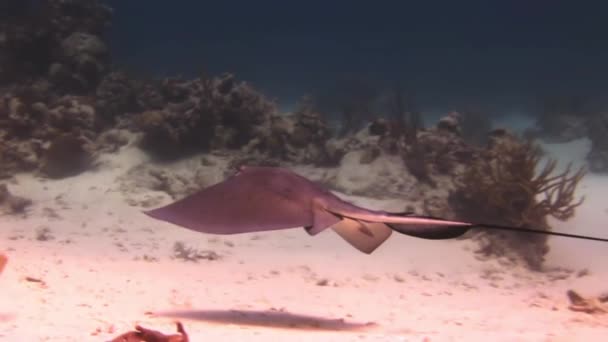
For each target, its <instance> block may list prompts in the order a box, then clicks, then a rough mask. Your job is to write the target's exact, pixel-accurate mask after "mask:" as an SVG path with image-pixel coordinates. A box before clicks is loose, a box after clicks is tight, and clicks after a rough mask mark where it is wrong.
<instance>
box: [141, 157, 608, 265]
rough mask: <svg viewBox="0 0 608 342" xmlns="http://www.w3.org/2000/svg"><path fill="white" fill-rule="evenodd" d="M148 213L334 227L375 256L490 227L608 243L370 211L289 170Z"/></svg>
mask: <svg viewBox="0 0 608 342" xmlns="http://www.w3.org/2000/svg"><path fill="white" fill-rule="evenodd" d="M144 213H145V214H147V215H149V216H150V217H153V218H155V219H158V220H162V221H166V222H169V223H172V224H175V225H178V226H181V227H184V228H187V229H191V230H194V231H197V232H202V233H210V234H240V233H252V232H262V231H271V230H280V229H289V228H299V227H302V228H304V229H305V230H306V232H307V233H308V234H310V235H317V234H319V233H320V232H322V231H324V230H326V229H328V228H330V229H332V230H333V231H335V232H336V233H337V234H338V235H339V236H340V237H342V238H343V239H344V240H346V241H347V242H348V243H350V244H351V245H352V246H353V247H355V248H356V249H358V250H359V251H361V252H363V253H367V254H370V253H372V252H373V251H374V250H375V249H376V248H378V247H379V246H380V245H381V244H382V243H384V242H385V241H386V240H387V239H388V238H389V236H390V235H391V234H392V232H393V231H396V232H398V233H401V234H405V235H409V236H413V237H417V238H422V239H431V240H443V239H453V238H457V237H459V236H462V235H463V234H465V233H466V232H467V231H469V230H470V229H472V228H487V229H500V230H510V231H518V232H524V233H536V234H546V235H556V236H564V237H570V238H578V239H588V240H597V241H604V242H608V239H602V238H596V237H589V236H582V235H574V234H567V233H560V232H552V231H543V230H535V229H529V228H524V227H510V226H499V225H493V224H485V223H471V222H463V221H453V220H446V219H442V218H437V217H430V216H420V215H414V214H413V213H409V212H403V213H394V212H387V211H380V210H371V209H366V208H362V207H359V206H356V205H354V204H352V203H350V202H347V201H345V200H343V199H341V198H340V197H338V196H336V195H334V194H333V193H332V192H330V191H329V190H327V189H325V188H323V187H322V186H321V185H319V184H317V183H315V182H313V181H311V180H309V179H307V178H305V177H302V176H300V175H298V174H296V173H294V172H292V171H290V170H288V169H285V168H278V167H258V166H242V167H240V168H239V171H238V172H237V173H235V174H234V175H233V176H231V177H229V178H227V179H226V180H225V181H223V182H220V183H218V184H215V185H212V186H210V187H207V188H204V189H202V190H200V191H198V192H196V193H194V194H192V195H189V196H187V197H185V198H183V199H180V200H177V201H175V202H173V203H171V204H168V205H166V206H164V207H160V208H157V209H153V210H150V211H145V212H144Z"/></svg>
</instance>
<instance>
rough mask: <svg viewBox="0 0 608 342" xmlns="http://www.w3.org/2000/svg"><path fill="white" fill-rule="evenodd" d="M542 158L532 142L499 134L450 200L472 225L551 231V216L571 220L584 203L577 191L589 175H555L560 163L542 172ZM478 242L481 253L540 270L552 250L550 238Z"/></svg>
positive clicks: (490, 235)
mask: <svg viewBox="0 0 608 342" xmlns="http://www.w3.org/2000/svg"><path fill="white" fill-rule="evenodd" d="M541 158H542V151H541V150H540V149H539V148H538V146H536V145H534V144H533V143H532V142H530V141H521V140H519V139H518V138H516V137H515V136H513V135H511V134H509V133H508V132H505V131H502V130H500V131H495V132H494V134H493V135H492V136H491V137H490V145H489V147H488V149H487V150H485V151H483V157H482V159H480V160H479V161H477V162H475V163H472V164H471V165H470V166H469V168H468V169H467V170H466V171H465V172H464V174H463V175H462V176H461V177H460V178H459V184H458V188H457V189H456V190H455V191H453V192H452V193H451V194H450V197H449V201H450V204H451V206H452V207H453V208H454V210H455V211H456V212H457V213H458V215H459V216H460V217H461V218H463V219H466V220H473V221H484V222H488V223H495V224H506V225H512V226H520V227H529V228H536V229H543V230H549V229H550V226H549V224H548V222H547V217H548V216H553V217H555V218H556V219H558V220H567V219H569V218H571V217H572V216H573V215H574V210H575V208H576V207H577V206H579V205H580V204H581V203H582V201H583V198H581V199H579V200H575V196H574V192H575V190H576V187H577V185H578V183H579V181H580V180H581V179H582V178H583V176H584V174H585V171H584V169H582V168H581V169H579V170H577V171H575V172H573V171H572V169H571V166H570V165H569V166H568V167H567V168H566V169H565V171H563V172H561V173H558V174H555V168H556V166H557V163H556V161H555V160H550V161H548V162H547V163H546V164H545V165H544V166H543V168H542V169H541V170H540V172H538V173H537V169H538V167H539V166H540V163H541ZM539 196H543V197H542V199H538V198H537V197H539ZM477 237H478V238H479V239H480V240H481V244H482V247H481V248H480V250H479V251H478V252H480V253H482V254H484V255H498V256H507V257H508V258H509V259H511V260H513V261H516V260H517V259H523V260H524V261H525V262H526V263H527V265H528V266H529V267H531V268H532V269H536V270H539V269H540V268H541V266H542V263H543V261H544V256H545V254H546V253H547V252H548V251H549V248H548V245H547V236H545V235H537V234H535V235H528V234H509V233H505V232H498V231H492V232H484V233H480V234H478V235H477Z"/></svg>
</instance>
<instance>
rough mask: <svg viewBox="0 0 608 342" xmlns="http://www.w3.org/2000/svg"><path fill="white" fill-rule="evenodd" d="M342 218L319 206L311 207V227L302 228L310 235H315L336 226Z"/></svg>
mask: <svg viewBox="0 0 608 342" xmlns="http://www.w3.org/2000/svg"><path fill="white" fill-rule="evenodd" d="M341 220H342V218H341V217H340V216H337V215H336V214H333V213H331V212H329V211H327V210H325V209H324V208H323V207H322V206H320V205H313V208H312V226H308V227H304V228H305V229H306V232H307V233H308V234H310V235H317V234H319V233H320V232H322V231H324V230H325V229H327V228H329V227H331V226H333V225H335V224H337V223H338V222H340V221H341Z"/></svg>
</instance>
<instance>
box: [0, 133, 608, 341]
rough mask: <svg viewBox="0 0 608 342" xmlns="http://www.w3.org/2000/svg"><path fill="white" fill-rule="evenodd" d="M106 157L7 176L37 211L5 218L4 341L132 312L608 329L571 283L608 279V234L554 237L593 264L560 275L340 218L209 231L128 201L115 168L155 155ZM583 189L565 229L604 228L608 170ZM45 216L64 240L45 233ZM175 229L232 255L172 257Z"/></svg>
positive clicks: (462, 335) (369, 331) (598, 334)
mask: <svg viewBox="0 0 608 342" xmlns="http://www.w3.org/2000/svg"><path fill="white" fill-rule="evenodd" d="M579 145H581V144H579ZM579 145H576V144H574V145H572V144H571V145H568V146H566V147H568V148H571V149H572V150H573V151H571V153H572V154H571V156H573V158H579V157H580V156H581V151H580V149H584V148H586V147H585V146H583V145H584V144H582V145H581V146H582V147H581V146H579ZM577 146H578V147H577ZM563 147H564V146H561V148H563ZM556 148H557V147H556ZM556 148H554V149H553V150H552V151H550V152H551V153H557V152H556V151H558V150H556ZM106 159H107V162H106V163H105V164H104V165H103V166H102V167H101V168H100V169H99V170H97V171H92V172H87V173H85V174H82V175H80V176H77V177H74V178H70V179H65V180H61V181H46V182H45V181H41V180H39V179H35V178H33V177H31V176H27V175H20V176H18V177H17V179H18V182H17V184H12V185H10V189H11V191H13V192H14V193H15V194H17V195H23V196H26V197H30V198H32V199H34V201H35V205H34V207H33V208H32V209H31V212H30V213H29V214H28V216H27V217H25V218H22V217H14V216H3V217H1V218H0V220H1V221H0V250H3V251H6V253H7V254H8V256H9V263H8V265H7V268H6V269H5V271H4V273H3V274H2V275H1V276H0V288H1V289H2V291H1V292H0V340H3V341H106V340H109V339H111V338H112V337H114V336H116V335H118V334H120V333H122V332H125V331H127V330H131V329H132V327H133V326H134V324H142V325H144V326H146V327H148V328H152V329H156V330H162V331H164V332H167V333H168V332H173V331H174V326H173V324H172V321H173V320H174V319H180V320H182V322H183V323H184V324H185V327H186V329H187V331H188V332H189V334H190V337H191V340H192V341H312V340H315V341H357V340H364V341H369V340H372V341H606V340H608V315H604V316H601V315H600V316H592V315H588V314H585V313H577V312H572V311H570V310H568V309H567V305H568V302H567V298H566V296H565V291H566V290H567V289H570V288H572V289H575V290H577V291H580V293H581V294H584V295H597V294H599V293H600V292H602V291H608V266H607V265H606V260H608V245H606V244H601V243H596V242H589V241H573V240H569V239H561V238H553V239H551V244H552V251H551V253H550V255H549V264H550V265H553V266H568V267H573V268H575V269H577V270H578V269H582V268H588V269H589V270H590V272H591V273H590V275H588V276H584V277H581V278H577V277H576V276H572V277H569V278H566V279H561V280H560V279H552V277H555V276H556V274H555V273H553V274H549V275H546V274H534V273H530V272H527V271H525V270H523V269H521V270H513V269H509V270H506V269H504V268H503V267H501V266H500V265H499V264H498V263H497V262H481V261H477V260H476V259H475V258H474V255H473V253H472V252H470V251H467V250H466V247H467V246H469V244H470V243H471V242H467V241H443V242H442V241H439V242H433V241H424V240H419V239H414V238H408V237H405V236H400V235H398V234H395V235H393V236H392V237H391V239H390V240H389V241H388V242H387V243H386V244H385V245H383V246H382V247H381V248H380V249H379V250H378V251H377V252H376V253H374V254H372V255H363V254H361V253H359V252H358V251H356V250H355V249H353V248H351V247H350V246H349V245H348V244H346V243H345V242H343V241H342V240H341V239H340V238H339V237H337V235H335V234H334V233H333V232H331V231H327V232H324V233H322V234H321V235H320V236H317V237H314V238H313V237H309V236H308V235H307V234H306V233H305V232H304V231H303V230H301V229H295V230H289V231H282V232H273V233H265V234H247V235H240V236H232V237H217V236H210V235H203V234H199V233H195V232H190V231H188V230H185V229H181V228H179V227H175V226H172V225H170V224H166V223H162V222H158V221H155V220H152V219H151V218H149V217H147V216H145V215H143V214H141V213H140V209H139V208H136V207H131V206H129V205H127V204H126V203H125V199H124V196H123V194H121V193H120V192H119V191H117V188H118V183H117V182H116V178H117V177H119V176H120V175H122V174H124V172H125V171H126V170H127V169H128V168H129V167H131V166H133V165H136V164H138V163H140V162H142V161H145V157H144V156H143V155H142V154H141V153H140V152H138V150H136V149H133V148H127V149H125V150H124V151H122V152H121V154H119V155H115V156H107V157H106ZM579 159H580V158H579ZM581 190H582V192H584V194H585V195H586V196H587V201H586V202H585V204H584V205H583V206H582V207H581V208H580V209H579V211H578V215H577V217H576V218H574V219H572V220H571V221H570V222H567V223H556V224H555V227H556V229H558V230H563V231H569V232H577V233H589V234H595V235H604V236H608V230H607V229H606V227H605V226H606V224H605V223H606V222H607V220H606V218H607V215H608V214H607V208H608V204H606V203H605V202H604V197H605V196H606V194H608V177H604V178H602V177H599V176H590V177H588V178H587V179H586V180H585V181H584V184H583V185H582V188H581ZM582 192H581V193H582ZM57 196H60V197H59V198H58V197H57ZM57 198H58V199H57ZM167 200H168V199H167ZM353 200H355V201H356V202H357V203H359V204H366V203H367V204H369V205H372V206H375V207H378V208H380V207H385V205H389V204H388V203H383V202H379V201H372V200H366V199H361V198H353ZM41 227H48V228H49V230H50V234H51V235H52V236H53V237H54V238H53V239H52V240H48V241H39V240H37V239H36V236H37V231H38V230H39V229H40V228H41ZM175 241H184V242H185V243H186V244H187V245H189V246H192V247H196V248H201V249H211V250H214V251H216V252H217V253H219V254H221V255H223V258H222V259H221V260H214V261H207V260H201V261H200V262H198V263H195V262H186V261H182V260H175V259H172V258H171V255H172V247H173V244H174V242H175ZM144 256H146V257H149V258H152V260H146V259H145V258H144ZM26 277H33V278H37V279H40V280H42V281H43V282H44V283H43V284H42V283H38V282H32V281H28V280H26ZM319 284H326V286H320V285H319ZM150 313H155V314H154V315H152V314H150Z"/></svg>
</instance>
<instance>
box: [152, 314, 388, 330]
mask: <svg viewBox="0 0 608 342" xmlns="http://www.w3.org/2000/svg"><path fill="white" fill-rule="evenodd" d="M154 315H155V316H162V317H170V318H175V319H191V320H198V321H205V322H210V323H218V324H236V325H249V326H258V327H267V328H283V329H297V330H325V331H354V330H364V329H369V328H373V327H375V326H377V325H376V323H373V322H367V323H361V322H348V321H346V320H344V319H343V318H338V319H330V318H326V317H319V316H310V315H300V314H294V313H289V312H285V311H280V310H263V311H262V310H180V311H161V312H155V313H154Z"/></svg>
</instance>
